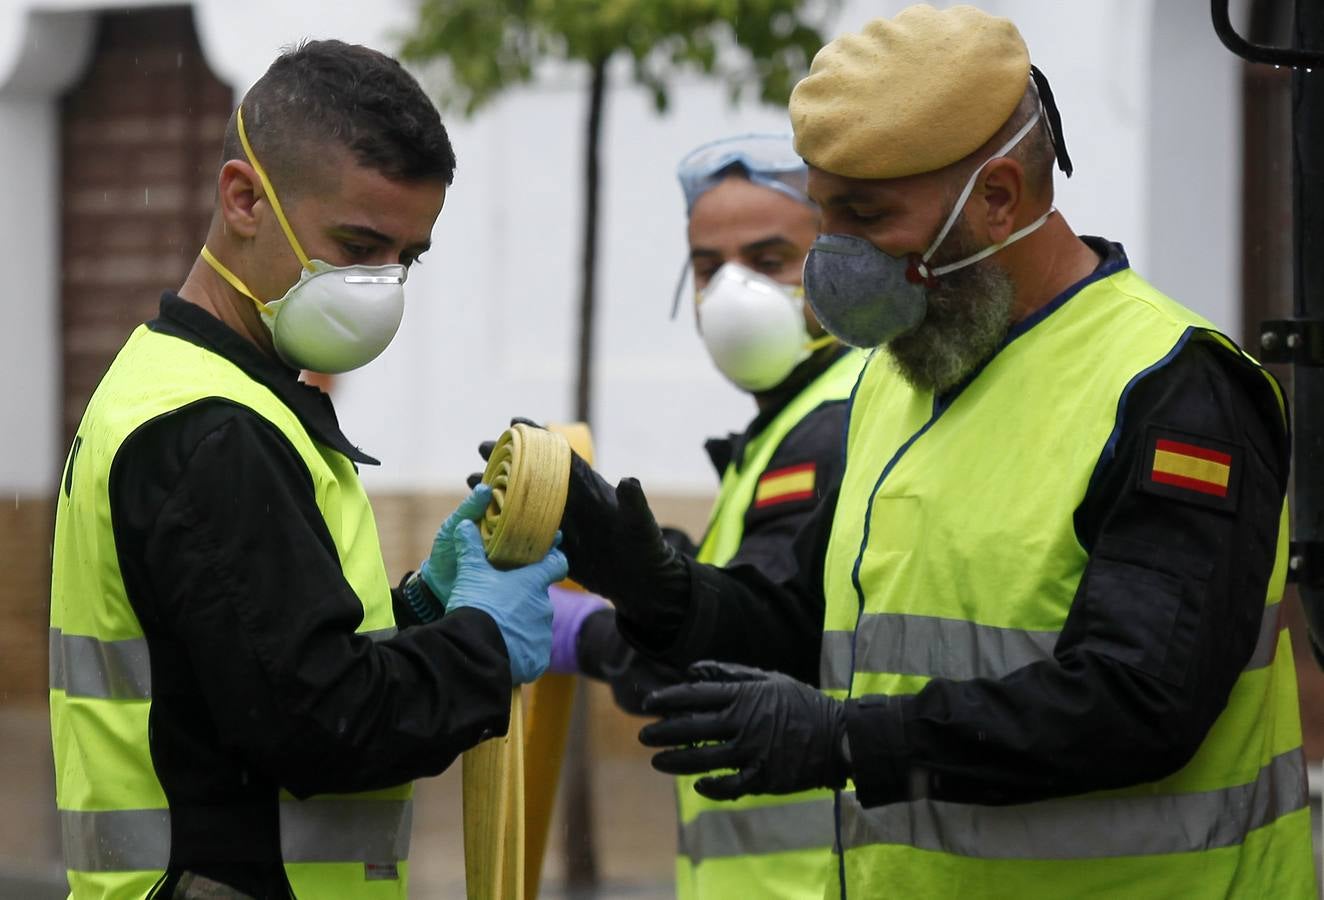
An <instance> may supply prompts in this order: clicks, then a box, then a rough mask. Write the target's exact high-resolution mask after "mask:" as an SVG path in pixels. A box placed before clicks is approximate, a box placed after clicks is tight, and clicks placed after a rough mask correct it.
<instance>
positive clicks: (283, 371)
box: [147, 291, 381, 466]
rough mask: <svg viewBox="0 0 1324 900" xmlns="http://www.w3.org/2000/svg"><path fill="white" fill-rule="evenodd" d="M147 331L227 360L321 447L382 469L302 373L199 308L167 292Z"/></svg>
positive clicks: (362, 463) (324, 396) (329, 399)
mask: <svg viewBox="0 0 1324 900" xmlns="http://www.w3.org/2000/svg"><path fill="white" fill-rule="evenodd" d="M147 327H148V328H150V329H152V330H153V331H155V332H157V333H158V334H168V335H170V336H171V337H177V338H181V339H182V340H186V341H188V342H189V343H190V344H196V345H197V346H199V347H202V348H204V349H206V350H210V351H211V352H213V353H215V354H216V355H217V356H221V357H224V358H225V359H227V360H229V361H230V362H232V363H234V364H235V365H236V366H238V367H239V368H240V369H241V370H242V371H243V373H244V374H245V375H247V376H248V377H249V378H251V379H253V380H254V381H256V382H257V383H258V384H261V385H263V386H264V387H266V388H268V389H270V390H271V392H272V393H273V394H275V395H276V398H277V399H278V400H280V402H281V403H284V404H285V405H286V406H287V407H289V410H290V412H292V413H294V415H295V417H296V418H297V419H298V420H299V423H300V424H301V425H303V427H304V428H306V429H307V430H308V433H309V434H310V435H312V437H313V438H314V439H315V440H316V441H317V442H318V443H321V444H324V445H326V446H327V447H330V448H331V449H332V450H335V451H336V452H338V453H343V454H344V455H345V456H347V457H349V458H350V459H351V460H353V461H354V462H356V463H359V464H360V465H367V466H379V465H381V463H380V462H378V461H377V460H375V459H373V458H372V457H371V456H369V455H368V454H366V453H364V452H363V451H362V450H360V449H359V448H358V447H355V446H354V445H353V444H351V443H350V442H349V438H347V437H345V434H344V432H342V431H341V430H340V423H339V422H338V421H337V420H336V410H335V407H333V406H332V405H331V398H330V397H328V396H327V395H326V394H324V393H322V391H320V390H319V389H317V388H315V387H313V386H312V385H310V384H304V383H303V382H302V381H300V380H299V370H298V369H291V368H290V367H289V366H286V365H285V364H283V363H281V362H280V361H279V360H275V359H272V358H271V357H270V356H267V355H266V354H265V353H263V352H262V351H261V350H259V349H258V348H257V347H256V346H254V344H253V343H252V342H251V341H248V340H246V339H245V338H243V337H242V336H240V335H239V334H237V333H236V332H235V331H234V330H233V329H231V328H230V327H229V326H228V325H226V324H225V323H223V322H222V321H221V320H220V319H217V318H216V317H215V316H213V315H212V314H211V313H209V312H207V311H206V310H205V309H203V308H202V307H201V306H198V305H197V304H196V303H189V302H188V301H187V300H184V299H182V298H180V297H179V295H178V294H176V293H175V292H174V291H166V292H165V293H164V294H162V295H161V314H160V315H159V316H157V317H156V318H155V319H153V320H152V321H150V322H148V323H147Z"/></svg>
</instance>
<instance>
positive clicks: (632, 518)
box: [469, 418, 689, 619]
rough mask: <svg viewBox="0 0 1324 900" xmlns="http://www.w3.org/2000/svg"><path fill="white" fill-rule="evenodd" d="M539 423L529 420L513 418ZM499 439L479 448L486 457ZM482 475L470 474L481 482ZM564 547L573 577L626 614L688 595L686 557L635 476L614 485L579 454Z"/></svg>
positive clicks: (573, 460) (474, 481)
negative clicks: (661, 523)
mask: <svg viewBox="0 0 1324 900" xmlns="http://www.w3.org/2000/svg"><path fill="white" fill-rule="evenodd" d="M517 423H523V424H525V425H533V426H534V427H541V426H538V425H535V423H533V422H531V421H529V420H528V419H519V418H516V419H512V420H511V424H512V425H514V424H517ZM495 444H496V442H495V441H484V442H483V443H482V444H480V445H479V446H478V452H479V454H480V455H482V457H483V459H487V458H488V457H489V456H491V455H492V448H493V447H494V446H495ZM481 478H482V476H481V475H470V476H469V483H470V484H471V485H472V484H477V483H478V481H479V480H480V479H481ZM561 534H562V543H561V550H562V551H563V552H564V553H565V555H566V558H567V559H568V560H569V562H570V577H571V578H573V579H574V580H575V581H577V582H579V583H580V584H581V585H583V586H584V587H585V588H586V589H587V590H589V591H592V592H593V593H595V594H599V595H601V596H603V597H606V598H608V599H609V600H611V601H612V602H613V603H615V604H616V608H617V609H618V610H620V611H621V612H622V614H623V615H624V616H625V617H626V618H644V619H646V618H647V616H646V615H642V616H641V615H639V614H640V613H642V612H643V610H644V609H645V608H646V607H647V606H648V605H649V604H650V602H651V601H653V600H654V599H656V598H658V597H659V596H660V595H664V594H676V593H679V594H683V595H685V596H686V597H688V593H689V570H688V568H687V566H686V563H685V559H684V557H683V556H681V554H679V553H677V552H676V550H675V549H673V548H672V546H671V545H670V544H669V543H668V542H667V540H666V539H665V538H664V537H663V535H662V529H661V528H659V527H658V524H657V521H656V520H655V519H654V518H653V512H652V510H651V509H649V508H648V499H647V498H646V497H645V496H644V491H643V488H642V487H640V485H639V482H638V480H636V479H634V478H623V479H621V482H620V484H618V485H617V486H616V487H612V486H611V484H609V483H608V482H607V481H606V480H605V479H604V478H603V477H602V476H601V475H599V474H598V473H597V472H596V471H594V469H593V467H592V466H590V465H589V464H588V463H587V462H585V461H584V460H583V458H581V457H580V456H579V454H577V453H572V454H571V457H570V488H569V493H568V495H567V497H566V503H565V512H564V514H563V515H562V517H561Z"/></svg>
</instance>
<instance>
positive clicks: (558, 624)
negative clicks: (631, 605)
mask: <svg viewBox="0 0 1324 900" xmlns="http://www.w3.org/2000/svg"><path fill="white" fill-rule="evenodd" d="M547 596H548V597H550V598H551V601H552V662H551V665H550V666H548V667H547V671H549V672H555V673H557V674H559V675H573V674H575V673H576V672H578V671H579V657H578V654H577V653H576V644H577V643H578V642H579V630H580V629H581V628H583V627H584V620H585V619H587V618H588V617H589V616H591V615H592V614H593V613H595V612H597V611H598V610H600V609H606V608H607V602H606V601H605V600H603V599H602V598H601V597H599V596H598V595H597V594H590V593H587V592H585V591H577V590H574V589H573V588H564V587H561V586H560V585H556V584H554V585H552V586H551V587H549V588H548V589H547Z"/></svg>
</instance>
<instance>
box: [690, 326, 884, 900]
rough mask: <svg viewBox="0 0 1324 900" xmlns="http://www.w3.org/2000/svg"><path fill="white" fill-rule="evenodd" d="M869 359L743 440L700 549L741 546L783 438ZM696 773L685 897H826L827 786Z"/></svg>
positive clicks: (859, 358) (715, 561)
mask: <svg viewBox="0 0 1324 900" xmlns="http://www.w3.org/2000/svg"><path fill="white" fill-rule="evenodd" d="M863 365H864V356H863V354H861V353H858V352H856V351H850V352H848V353H846V354H845V355H843V356H842V357H841V358H840V359H838V360H836V361H835V362H834V363H832V365H831V366H829V367H828V368H827V369H826V370H825V371H824V372H823V373H822V374H820V375H819V376H818V377H817V378H816V379H814V380H813V381H812V382H810V383H809V384H808V385H806V386H805V387H804V389H803V390H801V391H800V393H799V394H797V395H796V396H795V397H794V398H793V399H792V400H791V401H790V402H789V403H788V404H787V405H786V406H785V407H784V408H783V409H782V410H781V412H779V413H778V414H777V415H776V416H774V417H773V419H772V421H770V422H769V423H768V424H767V426H766V427H764V429H763V430H762V431H760V432H759V433H758V434H757V435H755V436H754V438H753V439H752V440H750V441H749V442H748V443H747V444H746V445H745V447H744V452H743V454H742V458H741V459H740V460H734V461H732V463H731V464H730V465H729V466H727V469H726V471H725V472H724V473H723V474H722V487H721V490H720V491H719V493H718V495H717V499H716V501H715V502H714V504H713V512H712V516H711V520H710V524H709V527H708V530H707V532H706V533H705V535H704V538H703V542H702V545H701V546H700V548H699V552H698V554H697V559H698V560H699V561H700V562H703V563H708V564H710V565H716V566H721V565H725V564H726V563H727V562H728V561H729V560H730V559H731V558H732V557H733V556H734V555H735V554H736V552H737V551H738V550H739V548H740V544H741V542H742V541H743V539H744V531H745V515H746V514H747V513H748V511H749V508H750V506H751V505H752V504H753V503H754V496H755V492H756V490H757V487H758V482H759V479H760V478H761V477H762V475H763V474H764V472H765V471H766V470H767V468H768V466H769V464H770V463H771V461H772V458H773V456H774V455H775V454H776V452H777V449H778V448H779V447H780V446H781V444H782V441H783V440H785V439H786V436H787V435H788V434H790V432H791V431H792V430H794V429H795V427H796V426H797V425H799V424H800V423H801V422H802V421H804V419H805V417H806V416H808V415H809V414H810V413H812V412H814V411H815V410H816V409H818V408H819V407H820V406H822V405H823V404H824V403H828V402H832V401H842V400H845V399H846V398H847V397H849V396H850V392H851V390H852V388H854V386H855V382H856V381H857V380H858V378H859V374H860V370H861V368H862V367H863ZM835 437H836V436H834V438H835ZM788 552H789V551H788ZM695 780H696V779H694V778H678V779H676V805H677V811H678V820H679V834H678V840H677V854H678V859H677V873H676V895H677V897H678V898H680V900H691V898H710V897H712V898H725V897H732V896H748V897H755V896H758V897H775V898H797V900H798V898H804V900H819V898H820V897H821V896H822V893H823V881H824V873H825V871H826V869H827V865H828V863H829V862H830V859H831V848H832V842H833V822H832V802H833V801H832V793H831V792H830V791H826V790H822V791H804V792H801V793H798V794H791V795H789V796H785V797H778V798H770V797H757V798H745V799H742V800H736V801H730V802H717V801H712V800H708V799H707V798H705V797H702V796H700V795H699V794H697V793H696V792H695V791H694V789H693V784H694V781H695Z"/></svg>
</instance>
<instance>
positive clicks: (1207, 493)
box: [1141, 428, 1241, 512]
mask: <svg viewBox="0 0 1324 900" xmlns="http://www.w3.org/2000/svg"><path fill="white" fill-rule="evenodd" d="M1146 443H1147V452H1146V454H1145V459H1144V463H1143V465H1142V467H1141V481H1142V483H1141V487H1142V488H1143V489H1145V490H1148V491H1149V492H1150V493H1152V494H1158V495H1159V496H1163V497H1171V498H1173V499H1176V500H1186V501H1189V502H1192V503H1197V504H1200V505H1202V506H1211V507H1213V508H1215V509H1223V510H1227V511H1229V512H1231V511H1233V510H1235V509H1236V508H1237V484H1238V480H1239V477H1240V475H1241V450H1240V448H1238V447H1235V446H1233V445H1231V444H1227V443H1224V442H1222V441H1216V440H1213V439H1211V438H1206V437H1201V436H1199V435H1187V434H1182V433H1180V432H1174V431H1168V430H1166V429H1158V428H1154V429H1150V432H1149V435H1148V437H1147V438H1146Z"/></svg>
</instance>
